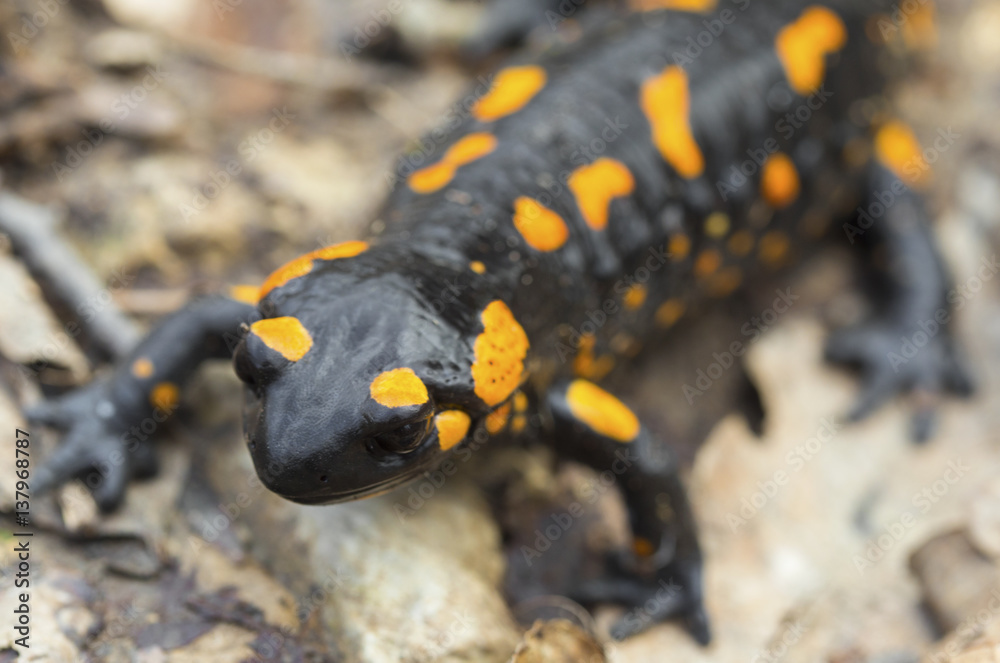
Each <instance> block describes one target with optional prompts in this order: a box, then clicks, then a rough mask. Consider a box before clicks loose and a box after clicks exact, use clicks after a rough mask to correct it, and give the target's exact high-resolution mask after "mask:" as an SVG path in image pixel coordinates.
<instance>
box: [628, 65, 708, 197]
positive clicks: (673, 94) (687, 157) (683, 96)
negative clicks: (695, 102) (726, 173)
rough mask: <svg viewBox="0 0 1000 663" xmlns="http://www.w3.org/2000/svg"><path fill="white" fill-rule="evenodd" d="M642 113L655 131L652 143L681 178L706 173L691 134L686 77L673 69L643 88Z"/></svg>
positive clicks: (702, 158)
mask: <svg viewBox="0 0 1000 663" xmlns="http://www.w3.org/2000/svg"><path fill="white" fill-rule="evenodd" d="M640 103H641V105H642V112H643V113H645V114H646V119H647V120H649V124H650V125H651V126H652V129H653V142H654V143H655V144H656V148H657V149H658V150H659V151H660V154H661V155H662V156H663V158H664V159H665V160H666V161H667V163H669V164H670V165H671V166H673V167H674V170H676V171H677V172H678V173H679V174H680V175H681V176H682V177H685V178H688V179H691V178H692V177H697V176H699V175H701V173H702V171H703V170H704V169H705V158H704V157H703V156H702V154H701V148H699V147H698V143H696V142H695V140H694V135H693V134H692V133H691V121H690V117H689V115H690V113H691V93H690V90H689V89H688V78H687V74H686V73H685V72H684V70H683V69H681V68H680V67H678V66H676V65H671V66H669V67H667V68H666V69H664V70H663V72H662V73H661V74H659V75H658V76H654V77H652V78H650V79H648V80H647V81H645V82H644V83H643V84H642V91H641V93H640Z"/></svg>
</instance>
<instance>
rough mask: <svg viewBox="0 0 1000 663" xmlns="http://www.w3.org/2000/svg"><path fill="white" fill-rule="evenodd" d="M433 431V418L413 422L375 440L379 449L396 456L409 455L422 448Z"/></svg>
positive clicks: (385, 433) (387, 432)
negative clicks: (422, 444) (421, 445)
mask: <svg viewBox="0 0 1000 663" xmlns="http://www.w3.org/2000/svg"><path fill="white" fill-rule="evenodd" d="M430 429H431V418H430V417H428V418H426V419H421V420H419V421H411V422H410V423H408V424H403V425H402V426H400V427H399V428H395V429H393V430H390V431H386V432H384V433H379V434H378V435H376V436H375V437H374V438H373V440H374V442H375V444H376V445H378V447H379V449H381V450H383V451H388V452H390V453H394V454H407V453H410V452H412V451H413V450H415V449H416V448H417V447H419V446H420V443H421V442H423V441H424V439H425V438H426V437H427V433H428V431H430Z"/></svg>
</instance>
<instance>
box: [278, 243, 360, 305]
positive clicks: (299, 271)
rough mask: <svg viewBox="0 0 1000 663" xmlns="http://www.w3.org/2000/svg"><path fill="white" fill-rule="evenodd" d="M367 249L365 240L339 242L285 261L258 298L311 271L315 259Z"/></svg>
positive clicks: (338, 256)
mask: <svg viewBox="0 0 1000 663" xmlns="http://www.w3.org/2000/svg"><path fill="white" fill-rule="evenodd" d="M367 250H368V243H367V242H341V243H340V244H334V245H333V246H327V247H325V248H322V249H318V250H316V251H313V252H311V253H307V254H305V255H304V256H299V257H298V258H296V259H295V260H292V261H291V262H288V263H285V264H284V265H282V266H281V267H279V268H278V269H277V270H275V271H274V273H273V274H271V275H270V276H269V277H267V280H266V281H264V285H263V286H261V288H260V294H259V295H258V297H259V299H264V298H265V297H267V295H268V293H269V292H271V291H272V290H274V289H275V288H280V287H281V286H283V285H285V284H286V283H288V282H289V281H291V280H292V279H297V278H299V277H300V276H305V275H306V274H308V273H309V272H311V271H312V268H313V263H314V261H316V260H336V259H337V258H353V257H354V256H356V255H358V254H359V253H363V252H365V251H367Z"/></svg>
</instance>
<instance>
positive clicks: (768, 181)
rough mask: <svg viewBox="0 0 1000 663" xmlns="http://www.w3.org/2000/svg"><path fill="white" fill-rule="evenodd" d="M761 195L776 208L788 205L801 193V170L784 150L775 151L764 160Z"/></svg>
mask: <svg viewBox="0 0 1000 663" xmlns="http://www.w3.org/2000/svg"><path fill="white" fill-rule="evenodd" d="M760 195H762V196H763V197H764V200H766V201H767V204H768V205H770V206H771V207H773V208H775V209H781V208H782V207H788V206H789V205H791V204H792V202H794V201H795V199H796V198H797V197H798V195H799V171H797V170H795V164H794V163H792V160H791V159H790V158H789V157H788V155H787V154H784V153H783V152H775V153H774V154H772V155H771V156H769V157H768V158H767V161H765V162H764V167H763V169H762V171H761V176H760Z"/></svg>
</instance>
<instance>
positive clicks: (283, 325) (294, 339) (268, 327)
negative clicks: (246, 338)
mask: <svg viewBox="0 0 1000 663" xmlns="http://www.w3.org/2000/svg"><path fill="white" fill-rule="evenodd" d="M250 332H251V333H252V334H254V335H256V336H257V337H258V338H259V339H260V340H262V341H263V342H264V345H266V346H267V347H269V348H271V349H272V350H274V351H275V352H277V353H278V354H280V355H281V356H282V357H284V358H285V359H287V360H288V361H298V360H300V359H302V358H303V357H304V356H306V353H307V352H309V350H310V349H311V348H312V345H313V339H312V336H311V335H310V334H309V330H308V329H306V328H305V327H304V326H303V325H302V323H301V322H299V319H298V318H293V317H287V316H286V317H283V318H268V319H267V320H258V321H257V322H255V323H253V324H252V325H250Z"/></svg>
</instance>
